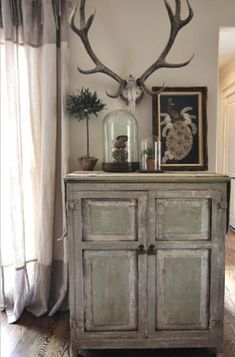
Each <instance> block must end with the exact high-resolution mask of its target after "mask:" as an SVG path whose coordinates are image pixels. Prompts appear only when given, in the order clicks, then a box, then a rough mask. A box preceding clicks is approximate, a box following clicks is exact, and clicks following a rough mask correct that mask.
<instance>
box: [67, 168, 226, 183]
mask: <svg viewBox="0 0 235 357" xmlns="http://www.w3.org/2000/svg"><path fill="white" fill-rule="evenodd" d="M229 180H230V178H229V177H228V176H225V175H221V174H217V173H214V172H208V171H207V172H203V171H202V172H201V171H197V172H183V171H181V172H173V171H171V172H164V173H160V174H159V173H158V174H157V173H139V172H133V173H116V172H115V173H113V172H104V171H75V172H72V173H70V174H68V175H66V176H65V181H66V182H119V183H121V182H227V181H229Z"/></svg>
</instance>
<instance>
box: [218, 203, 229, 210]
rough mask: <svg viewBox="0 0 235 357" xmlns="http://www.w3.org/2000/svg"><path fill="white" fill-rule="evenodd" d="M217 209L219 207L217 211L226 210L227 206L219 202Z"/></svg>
mask: <svg viewBox="0 0 235 357" xmlns="http://www.w3.org/2000/svg"><path fill="white" fill-rule="evenodd" d="M218 207H219V209H227V208H228V204H227V202H225V201H223V202H219V203H218Z"/></svg>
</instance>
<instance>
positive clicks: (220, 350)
mask: <svg viewBox="0 0 235 357" xmlns="http://www.w3.org/2000/svg"><path fill="white" fill-rule="evenodd" d="M223 355H224V354H223V348H222V347H217V348H216V357H223Z"/></svg>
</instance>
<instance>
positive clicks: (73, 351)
mask: <svg viewBox="0 0 235 357" xmlns="http://www.w3.org/2000/svg"><path fill="white" fill-rule="evenodd" d="M77 356H78V351H77V349H76V348H75V346H73V344H72V343H71V344H70V348H69V357H77Z"/></svg>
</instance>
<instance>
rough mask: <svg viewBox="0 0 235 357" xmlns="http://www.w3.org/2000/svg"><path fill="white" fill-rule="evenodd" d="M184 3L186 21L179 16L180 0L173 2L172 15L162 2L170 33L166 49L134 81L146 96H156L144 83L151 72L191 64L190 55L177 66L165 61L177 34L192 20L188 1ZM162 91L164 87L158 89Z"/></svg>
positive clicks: (191, 11) (165, 0) (166, 3)
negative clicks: (168, 20)
mask: <svg viewBox="0 0 235 357" xmlns="http://www.w3.org/2000/svg"><path fill="white" fill-rule="evenodd" d="M186 1H187V5H188V10H189V14H188V16H187V17H186V19H184V20H183V19H181V17H180V15H181V0H175V14H173V11H172V9H171V7H170V5H169V3H168V2H167V0H164V2H165V6H166V8H167V12H168V15H169V19H170V23H171V31H170V37H169V40H168V42H167V44H166V47H165V48H164V50H163V51H162V53H161V54H160V56H159V58H158V59H157V60H156V61H155V62H154V63H153V64H152V65H151V66H150V67H149V68H148V69H147V70H146V71H145V72H144V73H143V74H142V76H141V77H139V78H138V79H137V81H136V82H137V84H138V85H139V86H140V88H141V89H142V90H143V91H144V92H147V93H148V94H151V95H152V94H156V92H152V91H151V90H149V89H148V88H147V87H146V85H145V83H144V82H145V81H146V79H147V78H148V77H149V76H150V75H151V74H152V73H153V72H155V71H156V70H157V69H159V68H180V67H184V66H187V65H188V64H189V63H190V62H191V60H192V58H193V57H194V55H192V57H191V58H190V59H189V60H188V61H186V62H183V63H177V64H173V63H168V62H167V61H166V56H167V55H168V53H169V51H170V49H171V48H172V46H173V44H174V41H175V39H176V36H177V34H178V32H179V31H180V30H181V29H182V28H183V27H184V26H185V25H187V24H188V23H189V22H190V21H191V20H192V18H193V10H192V8H191V6H190V4H189V1H188V0H186ZM163 89H164V86H163V87H162V88H161V89H160V91H162V90H163ZM160 91H159V92H160Z"/></svg>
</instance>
